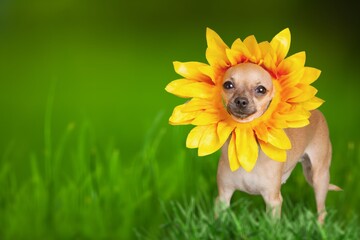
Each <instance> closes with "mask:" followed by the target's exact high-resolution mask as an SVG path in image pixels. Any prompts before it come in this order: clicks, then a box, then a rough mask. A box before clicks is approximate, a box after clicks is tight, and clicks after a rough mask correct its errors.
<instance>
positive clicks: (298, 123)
mask: <svg viewBox="0 0 360 240" xmlns="http://www.w3.org/2000/svg"><path fill="white" fill-rule="evenodd" d="M309 123H310V122H309V119H303V120H298V121H287V124H288V126H289V127H290V128H301V127H305V126H306V125H308V124H309Z"/></svg>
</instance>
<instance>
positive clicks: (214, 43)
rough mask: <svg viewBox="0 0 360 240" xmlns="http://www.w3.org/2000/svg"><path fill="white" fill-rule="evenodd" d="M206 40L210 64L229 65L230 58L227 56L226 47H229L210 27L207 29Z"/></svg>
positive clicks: (215, 65) (207, 57)
mask: <svg viewBox="0 0 360 240" xmlns="http://www.w3.org/2000/svg"><path fill="white" fill-rule="evenodd" d="M206 41H207V45H208V48H207V49H206V59H207V60H208V62H209V64H210V65H211V66H214V67H220V68H223V67H226V66H229V60H228V59H227V56H226V49H228V48H229V47H228V46H227V45H226V44H225V43H224V41H223V40H222V39H221V38H220V36H219V35H218V34H217V33H216V32H215V31H213V30H211V29H210V28H207V29H206Z"/></svg>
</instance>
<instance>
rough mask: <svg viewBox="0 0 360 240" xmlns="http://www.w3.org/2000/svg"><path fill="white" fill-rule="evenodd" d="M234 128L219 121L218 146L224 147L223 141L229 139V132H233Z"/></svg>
mask: <svg viewBox="0 0 360 240" xmlns="http://www.w3.org/2000/svg"><path fill="white" fill-rule="evenodd" d="M234 128H235V126H234V125H230V124H229V123H228V122H227V121H221V122H219V123H218V126H217V133H218V136H219V142H220V145H221V146H222V145H224V143H225V141H226V140H227V139H228V138H229V136H230V134H231V132H232V131H233V130H234Z"/></svg>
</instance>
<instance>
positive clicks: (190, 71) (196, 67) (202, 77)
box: [173, 62, 212, 83]
mask: <svg viewBox="0 0 360 240" xmlns="http://www.w3.org/2000/svg"><path fill="white" fill-rule="evenodd" d="M173 64H174V69H175V72H177V73H178V74H179V75H181V76H183V77H184V78H187V79H190V80H196V81H203V82H207V83H211V82H212V80H211V78H210V77H209V76H208V75H206V74H204V73H203V72H202V71H201V68H204V67H207V66H209V65H207V64H205V63H200V62H173Z"/></svg>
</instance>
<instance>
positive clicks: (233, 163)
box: [228, 132, 240, 172]
mask: <svg viewBox="0 0 360 240" xmlns="http://www.w3.org/2000/svg"><path fill="white" fill-rule="evenodd" d="M228 157H229V165H230V169H231V171H233V172H234V171H236V170H238V169H239V167H240V163H239V160H238V158H237V153H236V136H235V132H233V133H232V135H231V140H230V143H229V147H228Z"/></svg>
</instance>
